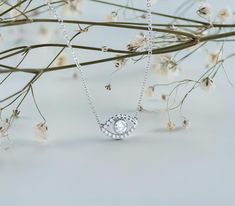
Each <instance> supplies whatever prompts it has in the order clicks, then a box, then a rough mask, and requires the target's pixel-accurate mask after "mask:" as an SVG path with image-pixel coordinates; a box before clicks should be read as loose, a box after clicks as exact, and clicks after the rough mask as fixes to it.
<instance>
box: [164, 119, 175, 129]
mask: <svg viewBox="0 0 235 206" xmlns="http://www.w3.org/2000/svg"><path fill="white" fill-rule="evenodd" d="M166 128H167V129H168V130H169V131H174V130H175V129H176V126H175V123H174V122H172V121H169V122H168V123H167V125H166Z"/></svg>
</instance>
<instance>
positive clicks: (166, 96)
mask: <svg viewBox="0 0 235 206" xmlns="http://www.w3.org/2000/svg"><path fill="white" fill-rule="evenodd" d="M161 98H162V100H163V101H167V100H168V98H169V95H166V94H162V96H161Z"/></svg>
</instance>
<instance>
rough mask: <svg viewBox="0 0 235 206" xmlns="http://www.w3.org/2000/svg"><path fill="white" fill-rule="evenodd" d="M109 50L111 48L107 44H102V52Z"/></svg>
mask: <svg viewBox="0 0 235 206" xmlns="http://www.w3.org/2000/svg"><path fill="white" fill-rule="evenodd" d="M108 50H109V48H108V47H107V46H102V47H101V51H102V52H107V51H108Z"/></svg>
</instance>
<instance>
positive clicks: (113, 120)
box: [46, 0, 153, 140]
mask: <svg viewBox="0 0 235 206" xmlns="http://www.w3.org/2000/svg"><path fill="white" fill-rule="evenodd" d="M46 3H47V5H48V8H49V10H50V11H51V12H52V14H53V15H54V17H55V18H56V19H57V20H58V23H59V25H60V29H61V31H62V34H63V37H64V40H65V41H66V44H67V47H68V48H69V50H70V52H71V55H72V58H73V60H74V62H75V64H76V67H77V69H78V71H79V73H80V78H81V83H82V86H83V89H84V92H85V95H86V97H87V100H88V104H89V107H90V109H91V111H92V113H93V115H94V117H95V120H96V122H97V124H98V125H99V127H100V130H101V131H102V132H103V133H104V134H106V135H107V136H109V137H111V138H113V139H115V140H120V139H124V138H126V137H128V136H129V135H130V134H131V133H132V132H133V131H134V130H135V128H136V126H137V124H138V116H139V108H140V106H141V103H142V100H143V95H144V90H145V86H146V83H147V79H148V75H149V71H150V66H151V57H152V50H153V45H152V14H151V11H152V5H151V0H146V5H147V9H146V19H147V23H148V26H147V29H148V35H147V63H146V68H145V71H144V78H143V81H142V85H141V88H140V94H139V99H138V102H137V109H136V111H135V112H134V114H133V115H132V116H131V115H127V114H118V115H115V116H112V117H110V118H109V119H108V120H107V121H106V122H105V123H101V120H100V117H99V116H98V113H97V111H96V108H95V105H94V103H93V101H92V97H91V95H90V92H89V89H88V84H87V81H86V79H85V77H84V73H83V70H82V66H81V64H80V62H79V59H78V57H77V55H76V53H75V51H74V49H73V47H72V44H71V42H70V38H69V35H68V32H67V30H66V28H65V24H64V23H63V19H62V18H61V17H60V16H59V14H58V13H57V11H56V10H55V8H54V6H53V5H52V4H51V2H50V0H46Z"/></svg>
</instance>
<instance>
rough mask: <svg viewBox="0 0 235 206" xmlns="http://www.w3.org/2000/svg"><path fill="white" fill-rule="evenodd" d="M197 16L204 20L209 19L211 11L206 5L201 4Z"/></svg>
mask: <svg viewBox="0 0 235 206" xmlns="http://www.w3.org/2000/svg"><path fill="white" fill-rule="evenodd" d="M197 14H198V15H199V16H200V17H202V18H205V19H208V20H209V19H210V18H211V15H212V9H211V7H210V5H209V4H208V3H201V4H200V7H199V9H198V10H197Z"/></svg>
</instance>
